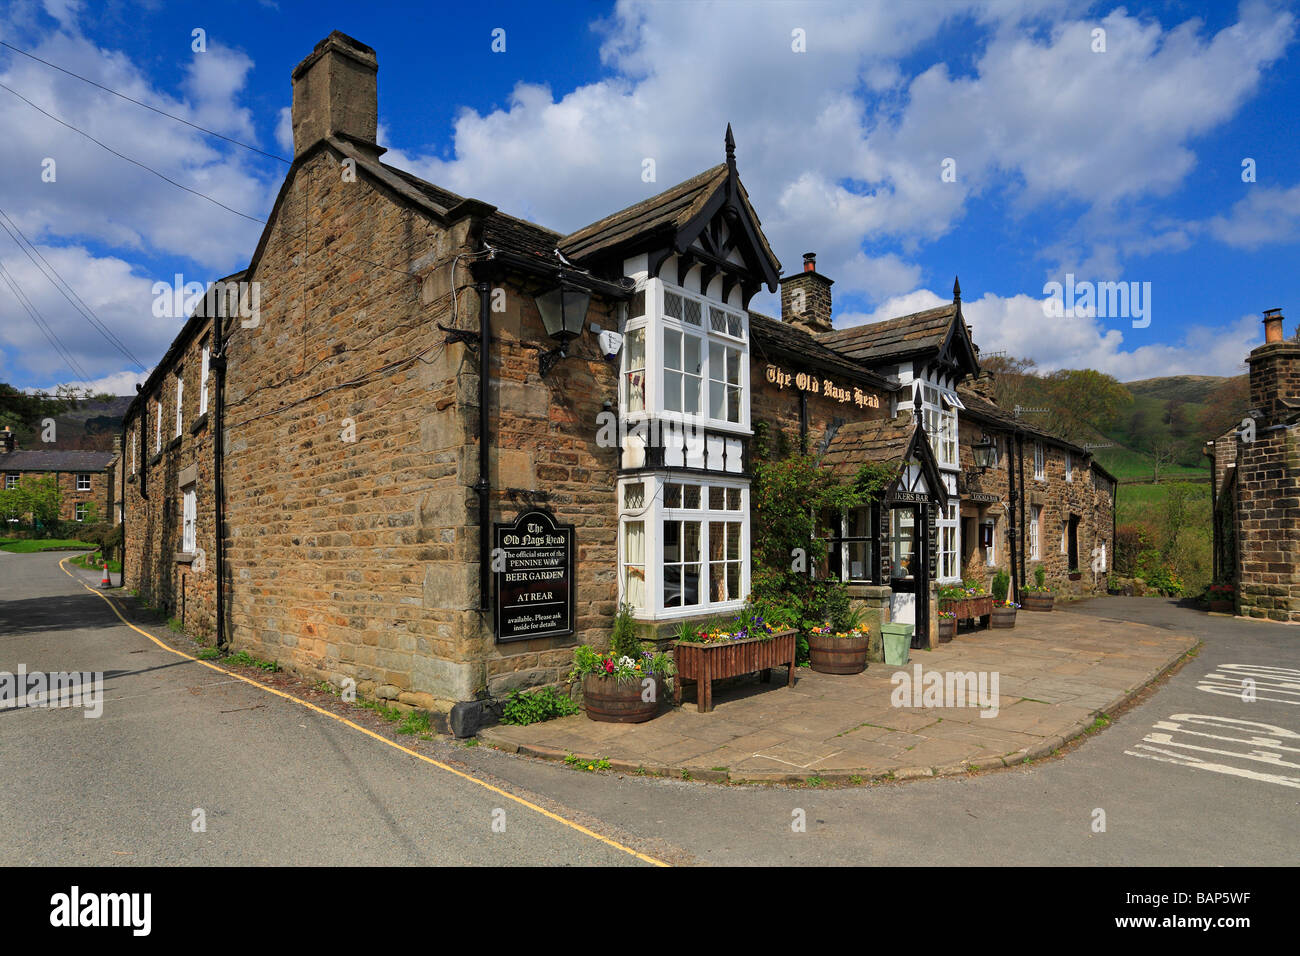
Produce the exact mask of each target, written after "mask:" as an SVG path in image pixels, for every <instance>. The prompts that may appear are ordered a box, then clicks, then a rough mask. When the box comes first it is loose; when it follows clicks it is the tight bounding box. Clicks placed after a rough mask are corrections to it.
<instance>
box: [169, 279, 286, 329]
mask: <svg viewBox="0 0 1300 956" xmlns="http://www.w3.org/2000/svg"><path fill="white" fill-rule="evenodd" d="M150 291H151V292H152V293H153V297H154V298H153V314H154V316H155V317H156V318H159V319H188V318H189V317H190V316H192V315H209V314H211V315H212V316H214V317H216V316H238V317H239V320H240V322H239V324H240V326H241V327H242V328H245V329H255V328H257V327H258V326H259V325H261V324H262V284H261V283H260V282H224V281H222V282H213V283H212V284H211V285H210V286H205V285H204V284H203V283H202V282H186V281H185V276H183V275H182V274H181V273H179V272H178V273H176V275H175V277H174V279H173V281H172V283H171V284H170V285H169V284H167V283H166V282H155V283H154V284H153V288H152V289H151V290H150ZM209 303H211V304H210V305H209Z"/></svg>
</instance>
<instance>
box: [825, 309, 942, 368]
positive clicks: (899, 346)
mask: <svg viewBox="0 0 1300 956" xmlns="http://www.w3.org/2000/svg"><path fill="white" fill-rule="evenodd" d="M956 310H957V305H956V303H954V302H949V303H947V304H945V305H941V306H938V307H937V308H933V309H926V310H925V311H923V312H913V313H911V314H910V315H900V316H899V317H898V318H896V319H886V320H885V321H884V322H870V323H868V324H866V325H855V326H853V327H852V328H847V329H834V330H832V331H830V332H823V333H822V334H821V335H819V336H817V341H818V342H820V343H821V344H822V345H824V346H826V347H827V348H832V349H834V350H835V351H837V352H840V353H842V354H843V355H846V356H848V357H849V358H851V359H853V360H855V361H858V362H864V363H867V364H871V365H878V364H881V363H883V362H887V361H890V360H898V361H901V360H902V359H906V358H911V357H913V356H915V355H918V354H921V353H924V352H928V351H930V350H935V351H937V350H938V349H940V348H942V347H943V343H944V340H945V339H947V337H948V329H949V328H950V327H951V325H952V320H953V317H954V316H955V315H956Z"/></svg>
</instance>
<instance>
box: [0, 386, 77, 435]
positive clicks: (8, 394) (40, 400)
mask: <svg viewBox="0 0 1300 956" xmlns="http://www.w3.org/2000/svg"><path fill="white" fill-rule="evenodd" d="M78 398H79V395H78V393H77V392H76V391H75V390H73V389H69V388H67V387H61V388H60V389H59V390H58V391H57V392H56V394H54V395H48V394H46V393H45V392H33V393H31V394H28V393H27V392H23V391H20V390H19V389H16V388H14V387H13V386H12V385H6V384H5V383H4V382H0V429H3V428H4V426H6V425H8V426H9V428H10V430H11V431H12V432H13V433H14V434H15V435H16V436H17V437H18V444H19V446H20V447H21V446H30V445H33V444H35V443H36V437H37V435H38V434H39V433H40V427H41V419H43V418H52V417H54V416H55V415H58V414H60V413H61V412H64V411H66V410H67V409H68V408H69V407H75V406H76V404H77V401H78Z"/></svg>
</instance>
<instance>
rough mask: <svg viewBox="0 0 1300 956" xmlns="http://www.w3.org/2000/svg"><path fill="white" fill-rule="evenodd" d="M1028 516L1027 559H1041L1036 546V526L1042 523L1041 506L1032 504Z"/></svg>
mask: <svg viewBox="0 0 1300 956" xmlns="http://www.w3.org/2000/svg"><path fill="white" fill-rule="evenodd" d="M1032 509H1033V510H1032V511H1030V517H1029V559H1030V560H1031V561H1039V560H1041V554H1040V551H1039V546H1038V528H1039V525H1040V524H1041V523H1042V517H1043V506H1042V505H1033V506H1032Z"/></svg>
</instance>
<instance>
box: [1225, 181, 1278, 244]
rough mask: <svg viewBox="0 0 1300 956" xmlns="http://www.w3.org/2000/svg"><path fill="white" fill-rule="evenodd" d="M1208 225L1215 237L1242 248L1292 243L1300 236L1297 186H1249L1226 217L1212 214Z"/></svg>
mask: <svg viewBox="0 0 1300 956" xmlns="http://www.w3.org/2000/svg"><path fill="white" fill-rule="evenodd" d="M1207 225H1208V228H1209V231H1210V234H1211V235H1212V236H1214V238H1216V239H1218V240H1219V241H1220V242H1225V243H1227V244H1228V245H1230V246H1236V247H1238V248H1243V249H1257V248H1259V247H1260V246H1262V245H1264V244H1265V243H1270V242H1294V241H1295V240H1296V239H1297V237H1300V186H1292V187H1291V188H1290V189H1273V188H1270V187H1268V186H1251V187H1250V192H1249V194H1248V195H1247V196H1246V198H1245V199H1241V200H1239V201H1238V202H1237V203H1235V204H1234V205H1233V207H1232V209H1231V210H1230V211H1229V212H1228V214H1227V215H1226V216H1215V217H1214V218H1212V219H1211V220H1210V221H1209V223H1208V224H1207Z"/></svg>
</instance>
